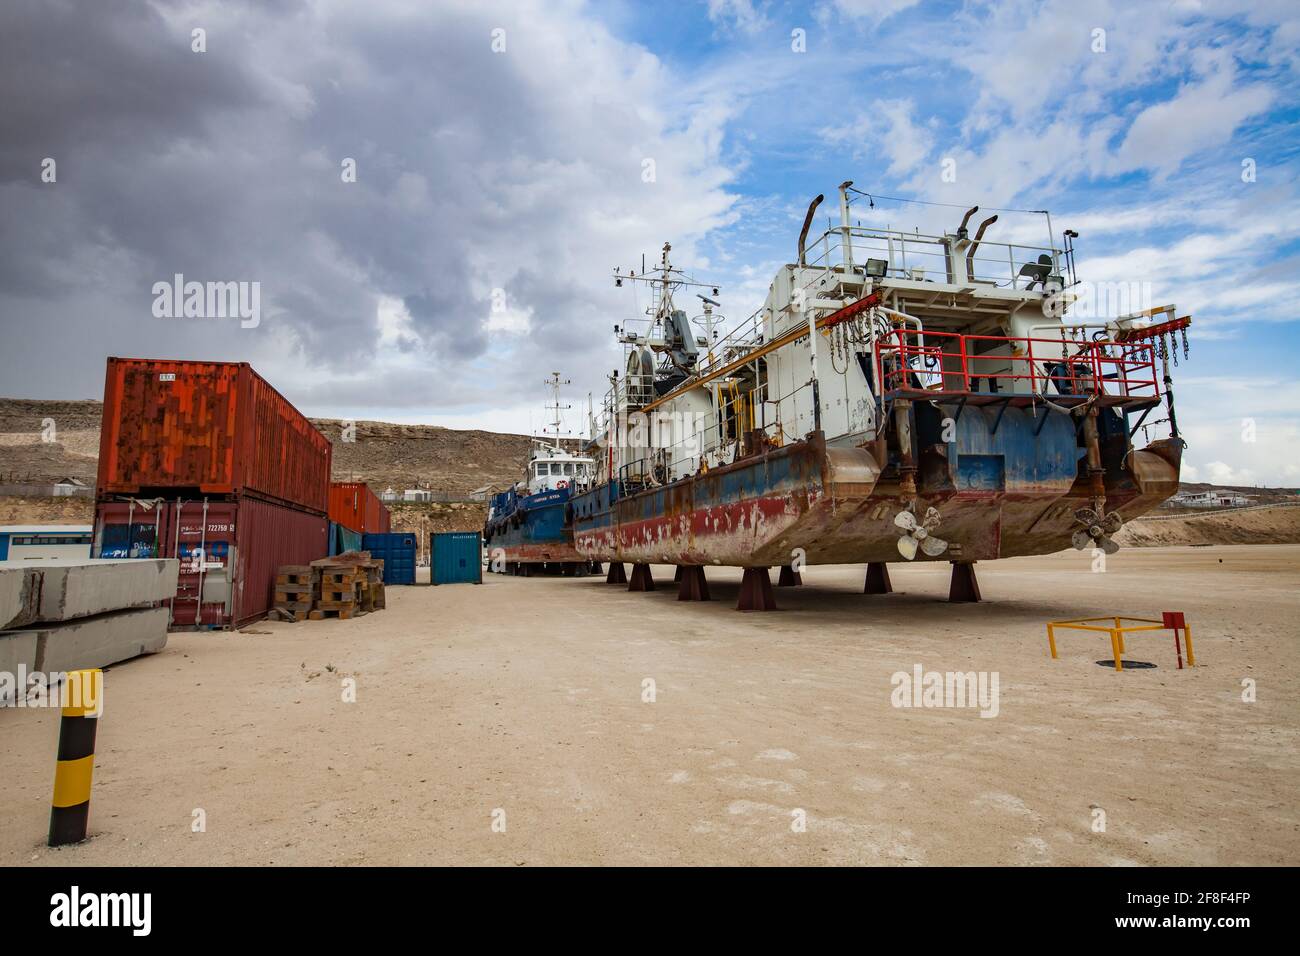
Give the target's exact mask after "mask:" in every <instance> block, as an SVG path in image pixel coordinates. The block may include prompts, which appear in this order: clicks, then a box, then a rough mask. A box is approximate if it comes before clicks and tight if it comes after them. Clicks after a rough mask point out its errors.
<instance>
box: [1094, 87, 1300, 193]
mask: <svg viewBox="0 0 1300 956" xmlns="http://www.w3.org/2000/svg"><path fill="white" fill-rule="evenodd" d="M1273 99H1274V94H1273V91H1272V90H1271V89H1269V88H1268V87H1266V86H1264V85H1263V84H1260V83H1255V84H1251V85H1249V86H1244V87H1236V86H1234V84H1233V72H1232V71H1231V70H1230V69H1226V68H1225V69H1222V70H1220V71H1219V72H1217V73H1215V74H1214V75H1212V76H1210V77H1209V78H1207V79H1206V80H1204V81H1202V82H1200V83H1193V84H1189V85H1187V86H1184V87H1182V88H1181V89H1180V90H1179V91H1178V95H1177V96H1175V97H1174V98H1173V99H1170V100H1166V101H1165V102H1162V103H1156V104H1155V105H1153V106H1148V107H1147V108H1146V109H1144V110H1143V111H1142V112H1141V113H1139V114H1138V115H1137V117H1136V118H1135V119H1134V120H1133V123H1132V125H1131V126H1129V129H1128V133H1127V134H1126V135H1125V136H1124V142H1123V143H1122V144H1121V145H1120V147H1119V150H1118V152H1117V154H1116V168H1117V170H1119V171H1126V170H1132V169H1151V170H1155V171H1156V172H1157V173H1158V174H1159V175H1160V176H1162V177H1163V176H1168V175H1169V174H1170V173H1172V172H1174V171H1175V170H1177V169H1178V167H1179V166H1180V165H1182V163H1183V161H1184V160H1185V159H1187V157H1189V156H1191V155H1193V154H1194V153H1197V152H1199V151H1201V150H1204V149H1208V148H1210V147H1213V146H1218V145H1221V144H1222V143H1224V142H1226V141H1227V140H1228V138H1229V137H1230V136H1231V135H1232V133H1233V131H1234V130H1236V129H1237V127H1238V126H1240V125H1241V124H1242V123H1243V122H1244V121H1245V120H1246V119H1248V118H1249V117H1251V116H1255V115H1257V114H1259V113H1262V112H1264V111H1265V110H1267V109H1268V108H1269V106H1270V105H1271V104H1272V102H1273Z"/></svg>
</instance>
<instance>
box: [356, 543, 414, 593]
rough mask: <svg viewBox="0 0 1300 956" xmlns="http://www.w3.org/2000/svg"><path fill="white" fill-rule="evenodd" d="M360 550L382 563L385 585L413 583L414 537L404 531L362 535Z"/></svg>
mask: <svg viewBox="0 0 1300 956" xmlns="http://www.w3.org/2000/svg"><path fill="white" fill-rule="evenodd" d="M361 550H362V551H369V552H370V556H371V557H372V558H382V559H383V562H384V583H385V584H414V583H415V535H414V534H411V533H410V532H405V531H392V532H388V533H386V534H367V535H362V538H361Z"/></svg>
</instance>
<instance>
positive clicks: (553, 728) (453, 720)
mask: <svg viewBox="0 0 1300 956" xmlns="http://www.w3.org/2000/svg"><path fill="white" fill-rule="evenodd" d="M1090 564H1091V559H1090V558H1089V557H1088V556H1087V555H1084V554H1082V553H1079V552H1069V553H1063V554H1060V555H1056V556H1053V557H1051V558H1047V559H1015V560H1008V561H1002V562H998V563H996V564H989V565H980V566H979V568H980V581H981V585H982V587H983V591H984V596H985V598H986V603H984V604H981V605H978V606H971V605H949V604H947V603H944V602H943V601H942V600H940V598H942V597H946V593H947V567H946V565H938V566H936V565H931V566H910V567H900V566H897V565H895V566H894V568H893V577H894V586H895V588H897V589H898V591H897V593H895V594H893V595H890V596H886V597H867V596H864V595H862V594H861V593H859V592H860V590H861V579H862V569H861V568H856V567H832V568H814V569H810V570H809V571H807V572H806V576H805V580H806V582H807V583H806V584H805V586H804V587H802V588H799V589H795V590H787V589H780V590H778V592H777V593H778V598H779V601H780V603H781V606H782V608H783V610H781V611H780V612H777V613H770V614H742V613H739V612H737V611H735V610H734V604H735V599H736V595H737V591H738V581H739V574H738V572H735V571H731V570H715V571H711V572H710V581H711V586H712V588H713V592H714V598H715V599H714V601H713V602H711V603H709V604H679V603H678V602H677V601H676V600H675V590H674V589H673V587H672V586H671V585H670V584H669V582H670V581H671V569H670V568H659V569H656V570H657V571H658V572H659V573H658V577H659V580H660V589H659V590H658V591H657V592H655V593H652V594H631V593H627V592H626V591H624V590H623V589H621V588H616V587H610V586H606V585H605V584H604V583H603V579H596V578H579V579H546V578H527V579H525V578H513V577H511V578H507V577H502V576H489V577H488V581H487V583H486V584H485V585H483V586H481V587H474V586H469V585H460V586H450V587H440V588H428V587H408V588H392V589H390V591H389V607H388V610H386V611H383V612H380V613H376V614H371V615H367V616H365V617H362V618H360V619H357V620H355V621H350V622H338V621H328V622H306V623H302V624H284V623H275V624H262V625H258V626H255V627H253V628H250V629H249V630H248V631H245V632H244V633H240V634H188V635H178V636H175V637H174V638H173V640H172V642H171V643H170V644H169V646H168V647H167V649H166V650H165V651H164V652H163V653H161V654H158V655H156V656H153V657H149V658H142V659H139V660H136V661H132V662H129V663H126V664H122V665H119V666H117V667H114V668H112V669H111V671H110V673H109V674H108V675H107V686H108V691H107V694H108V696H107V706H106V711H105V714H104V717H103V720H102V725H101V729H100V734H99V746H98V756H97V765H96V770H95V785H94V799H93V802H92V811H91V831H92V838H91V839H90V840H89V841H87V842H86V843H84V844H82V845H80V846H77V847H70V848H64V849H62V850H57V851H52V850H49V849H46V848H45V847H44V846H43V845H42V844H43V838H44V834H45V829H46V824H47V815H48V803H49V795H50V788H51V781H52V776H53V769H54V755H55V743H56V739H57V729H58V728H57V724H58V717H57V712H54V711H17V710H8V711H2V712H0V766H3V767H4V773H3V775H0V808H3V810H0V863H4V864H28V863H33V864H38V865H39V864H51V863H54V864H73V865H83V864H85V865H93V864H140V863H150V864H233V863H241V864H380V863H396V864H408V863H409V864H502V865H537V864H588V863H605V864H644V863H660V864H687V863H691V864H722V863H771V864H823V863H825V864H858V863H863V864H878V863H879V864H977V863H992V864H1048V863H1054V864H1174V863H1186V864H1291V865H1294V864H1296V863H1300V813H1298V811H1297V801H1296V794H1297V792H1298V791H1300V747H1298V746H1297V743H1298V741H1297V729H1298V728H1300V707H1298V706H1297V691H1300V676H1297V670H1298V665H1300V628H1298V627H1297V621H1300V546H1295V545H1276V546H1273V545H1268V546H1254V547H1215V548H1179V549H1167V550H1166V549H1141V550H1138V549H1133V550H1126V551H1124V552H1121V553H1120V554H1119V555H1118V556H1116V557H1113V558H1111V559H1110V562H1109V566H1108V568H1107V570H1106V572H1105V573H1100V574H1099V573H1092V571H1091V568H1090ZM774 577H775V572H774ZM1162 609H1177V610H1183V611H1185V612H1186V613H1187V615H1188V617H1189V620H1190V621H1191V622H1192V624H1193V627H1194V637H1195V645H1196V652H1197V657H1198V662H1199V664H1200V665H1201V666H1199V667H1197V668H1195V669H1190V670H1182V671H1179V670H1176V669H1175V668H1174V657H1173V648H1172V645H1171V642H1170V641H1168V640H1166V639H1165V638H1154V637H1146V638H1134V639H1132V641H1131V643H1130V647H1129V652H1128V654H1127V655H1126V657H1127V658H1128V659H1137V660H1145V661H1151V662H1154V663H1156V664H1158V665H1159V666H1158V667H1157V668H1155V669H1150V670H1139V669H1132V670H1128V671H1125V672H1124V673H1122V674H1117V673H1115V672H1114V671H1113V670H1112V669H1109V668H1103V667H1099V666H1098V665H1097V664H1096V663H1095V662H1096V661H1097V660H1099V659H1101V658H1105V657H1109V656H1110V653H1109V648H1108V644H1107V642H1105V641H1103V640H1102V639H1101V638H1098V637H1091V636H1067V637H1065V638H1063V640H1062V654H1061V659H1060V660H1056V661H1053V660H1051V659H1050V658H1049V657H1048V653H1047V646H1046V640H1045V636H1044V628H1043V623H1044V622H1045V621H1047V620H1050V619H1059V618H1068V617H1076V616H1083V615H1092V614H1101V613H1106V612H1112V613H1114V612H1119V613H1125V614H1136V615H1144V616H1147V615H1151V614H1153V613H1157V612H1159V611H1160V610H1162ZM916 664H920V665H922V666H923V667H924V668H925V669H926V670H927V671H957V670H961V671H966V670H976V671H990V672H996V673H997V674H998V676H999V690H1000V698H999V712H998V715H997V716H996V717H995V718H991V719H985V718H981V717H980V716H979V715H978V712H977V711H976V710H973V709H917V708H896V707H894V706H892V705H891V694H892V691H893V687H892V685H891V675H893V674H894V673H895V672H897V671H907V672H911V671H912V669H913V666H914V665H916ZM348 676H351V677H355V679H356V682H357V701H356V702H355V703H345V702H343V701H342V699H341V697H342V694H341V689H340V688H341V681H342V679H343V678H345V677H348ZM647 678H650V679H652V680H653V681H654V682H655V690H656V694H655V700H654V702H645V701H643V699H642V697H643V681H644V680H645V679H647ZM1246 678H1249V679H1251V680H1253V681H1256V682H1257V695H1258V699H1257V701H1256V702H1254V703H1246V702H1243V700H1242V681H1243V679H1246ZM196 809H201V810H202V811H204V813H205V815H206V831H205V832H193V828H192V825H191V823H192V820H193V819H194V811H195V810H196ZM1098 809H1100V810H1101V811H1103V812H1104V814H1105V832H1095V831H1094V825H1095V821H1097V820H1098V819H1100V817H1099V815H1098V814H1097V813H1096V811H1097V810H1098ZM494 811H503V814H502V813H498V814H497V816H496V819H497V821H498V822H501V821H504V823H505V832H495V831H494V829H493V820H494V816H493V814H494ZM798 811H802V812H803V814H804V815H806V829H804V831H803V832H796V831H795V830H794V829H792V824H793V823H795V822H796V820H797V817H798V815H799V814H798Z"/></svg>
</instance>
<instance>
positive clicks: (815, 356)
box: [572, 182, 1190, 607]
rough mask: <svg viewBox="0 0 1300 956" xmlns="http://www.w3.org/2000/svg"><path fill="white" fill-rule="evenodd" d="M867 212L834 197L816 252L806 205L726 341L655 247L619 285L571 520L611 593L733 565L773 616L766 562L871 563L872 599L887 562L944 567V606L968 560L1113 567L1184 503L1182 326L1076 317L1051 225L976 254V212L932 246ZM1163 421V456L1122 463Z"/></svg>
mask: <svg viewBox="0 0 1300 956" xmlns="http://www.w3.org/2000/svg"><path fill="white" fill-rule="evenodd" d="M865 196H866V194H865V193H859V192H858V191H857V190H855V189H854V188H853V184H852V183H851V182H846V183H844V184H842V185H841V186H840V188H839V207H840V216H839V222H838V223H837V224H836V223H833V222H832V223H828V227H827V229H826V231H825V232H823V233H822V234H821V235H819V236H817V237H815V238H814V239H812V240H811V241H810V239H809V230H810V228H811V225H812V222H813V220H814V214H815V212H816V210H817V207H818V205H819V204H820V203H821V201H822V198H823V197H821V196H819V197H817V199H815V200H814V201H813V203H812V204H811V206H810V207H809V209H808V214H807V217H806V219H805V221H804V224H803V229H802V231H801V232H800V234H799V239H798V243H797V245H796V257H795V260H794V261H793V262H791V263H789V264H787V265H783V266H782V267H781V268H780V269H779V270H778V271H777V273H776V275H775V277H774V278H773V280H772V284H771V287H770V290H769V292H768V295H767V299H766V301H765V303H764V304H763V306H762V307H761V308H760V309H759V310H758V311H757V312H755V313H754V314H753V315H751V316H749V317H748V318H747V319H746V320H744V321H742V322H740V323H738V324H737V325H736V326H735V327H734V328H732V329H731V330H730V331H729V332H727V333H726V334H723V329H722V326H723V325H724V324H725V323H723V322H722V321H721V320H720V318H719V316H718V315H717V314H716V313H715V311H714V309H715V308H716V307H717V306H718V303H717V302H716V300H714V299H712V298H708V297H706V296H705V295H704V294H701V293H700V292H697V291H696V290H697V289H699V288H706V289H711V287H710V286H709V285H708V284H707V283H700V282H696V281H694V280H693V279H691V278H690V277H689V276H687V275H686V274H685V273H684V272H683V271H682V270H680V269H678V268H676V267H675V266H674V265H673V263H672V261H671V247H670V246H669V245H667V244H665V246H664V248H663V252H662V255H661V257H660V259H659V262H658V263H657V265H656V266H655V267H654V268H651V269H646V268H644V267H643V268H642V269H641V271H640V272H639V273H638V272H626V271H624V270H622V269H619V270H616V271H615V276H614V278H615V281H616V283H617V284H619V285H623V284H624V283H629V282H630V283H645V284H647V285H648V286H649V287H650V289H651V290H652V299H651V303H650V307H649V308H648V309H647V310H646V319H645V320H642V321H641V322H640V323H639V324H633V323H628V324H625V325H624V326H622V328H621V329H620V330H619V340H620V342H621V344H622V347H623V351H624V363H623V367H624V371H623V372H622V373H621V374H620V373H618V372H616V373H615V374H614V375H613V376H612V377H611V388H610V391H609V393H608V395H607V396H606V398H605V401H604V404H603V409H602V415H601V421H600V423H599V425H598V428H597V430H596V434H598V436H599V450H598V451H597V452H594V455H595V457H596V460H597V468H598V476H597V481H596V484H595V486H594V487H593V488H592V489H591V490H589V491H587V492H586V493H584V494H580V495H577V496H576V497H575V498H574V499H573V502H572V510H573V529H574V542H575V545H576V548H577V550H578V551H579V552H580V553H581V554H582V555H584V556H585V557H587V558H589V559H592V560H601V561H610V562H613V563H614V566H613V567H611V570H610V574H611V578H610V579H611V580H619V578H618V577H617V576H616V575H617V574H618V572H620V571H621V570H622V569H621V563H622V562H630V563H632V564H633V565H635V567H634V570H633V584H632V586H633V587H638V586H645V585H646V583H647V581H648V580H649V579H648V567H647V565H648V564H650V563H657V562H662V563H669V564H675V565H678V566H680V567H681V568H683V573H682V574H680V575H679V577H681V578H682V579H683V580H684V581H685V582H686V583H684V584H683V594H684V596H698V595H699V593H700V592H701V591H702V590H706V589H705V588H704V586H703V574H702V570H700V569H702V568H704V567H706V566H709V565H731V566H738V567H743V568H746V569H747V571H746V576H745V583H744V585H743V586H742V597H741V603H742V606H751V607H764V606H770V604H771V600H770V587H769V585H768V574H767V569H768V568H770V567H774V566H782V567H785V568H786V569H787V572H786V573H789V568H790V566H792V565H793V566H794V568H795V569H796V570H797V567H798V566H799V564H801V563H806V564H819V563H826V564H830V563H835V564H840V563H850V562H864V563H867V564H868V566H869V568H868V573H867V588H868V590H886V589H888V573H887V568H886V562H889V561H899V560H907V561H911V560H931V561H950V562H952V563H953V584H952V592H951V593H952V597H953V599H954V600H972V599H974V600H977V599H978V588H977V585H976V582H975V577H974V572H973V568H972V565H973V562H975V561H978V560H988V559H993V558H1001V557H1010V556H1014V555H1032V554H1043V553H1048V552H1053V551H1059V550H1060V549H1062V548H1064V547H1069V546H1070V545H1071V544H1073V545H1074V546H1075V547H1077V548H1081V549H1094V548H1095V549H1098V550H1099V551H1103V552H1107V553H1109V552H1112V551H1114V550H1115V549H1116V547H1117V546H1116V545H1115V543H1114V542H1113V541H1112V539H1111V537H1110V536H1111V535H1112V534H1114V533H1115V531H1117V530H1118V528H1119V527H1120V525H1121V524H1122V522H1123V521H1124V520H1126V519H1130V518H1133V517H1135V516H1137V515H1140V514H1143V513H1145V512H1147V511H1149V510H1150V509H1151V508H1153V507H1155V506H1156V505H1157V504H1159V503H1160V502H1161V501H1163V500H1165V499H1166V498H1168V497H1169V496H1170V495H1172V494H1173V493H1174V491H1175V490H1176V489H1177V487H1178V476H1179V467H1180V461H1181V456H1182V450H1183V447H1184V443H1183V441H1182V439H1181V438H1180V437H1179V434H1178V427H1177V421H1176V419H1175V417H1174V410H1173V397H1172V380H1171V377H1170V374H1169V365H1170V360H1171V359H1175V356H1176V353H1175V351H1174V350H1175V349H1176V348H1177V347H1178V342H1177V336H1178V334H1179V333H1181V334H1182V336H1183V339H1182V345H1183V348H1184V349H1185V348H1186V328H1187V326H1188V324H1190V319H1188V318H1186V317H1178V316H1177V313H1176V310H1175V309H1174V307H1173V306H1172V305H1169V306H1160V307H1157V308H1151V309H1141V310H1137V311H1134V312H1132V313H1130V314H1127V315H1124V316H1122V317H1119V318H1096V319H1093V318H1087V319H1084V318H1076V317H1072V316H1071V315H1070V314H1069V306H1070V305H1071V304H1072V303H1073V302H1075V301H1076V300H1077V298H1078V297H1079V293H1080V291H1081V290H1080V284H1079V282H1078V279H1077V277H1076V274H1075V263H1074V257H1073V239H1074V238H1076V237H1077V234H1076V233H1074V232H1072V231H1068V230H1067V231H1066V232H1065V233H1064V234H1063V241H1062V243H1061V246H1060V247H1058V246H1057V245H1056V244H1055V242H1054V241H1053V239H1052V232H1051V217H1050V216H1049V215H1047V214H1045V213H1044V214H1042V215H1043V216H1044V218H1045V223H1044V225H1045V230H1044V232H1045V235H1046V238H1047V240H1048V244H1047V245H1044V246H1034V245H1025V244H1021V243H1007V242H999V241H996V240H995V239H993V238H986V233H987V232H988V230H989V228H990V226H992V225H994V224H995V223H996V222H997V220H998V216H996V215H995V216H992V217H990V218H988V219H985V220H984V221H983V222H982V223H981V224H980V226H979V228H978V229H977V230H976V231H975V233H974V234H973V235H972V234H971V233H970V231H969V230H968V228H967V227H968V225H969V224H970V222H971V218H972V216H973V215H975V214H976V213H977V212H978V207H976V208H972V209H970V210H968V211H967V212H966V213H965V216H964V217H963V218H962V219H961V222H960V225H958V226H956V228H954V229H953V230H952V231H943V232H941V233H940V234H933V235H927V234H923V233H921V232H920V231H919V230H917V231H898V230H893V229H888V228H875V227H866V226H862V225H860V224H857V223H855V222H854V221H853V218H852V209H851V206H852V204H853V203H854V202H855V201H856V200H858V199H860V198H862V197H865ZM959 211H960V210H958V211H957V212H959ZM956 217H957V215H956V212H955V213H954V215H953V218H954V219H956ZM711 291H712V293H713V294H714V295H716V293H717V290H716V289H711ZM694 296H698V297H699V298H700V299H701V300H703V312H702V314H700V315H699V316H696V317H691V316H689V315H688V314H687V312H686V310H685V308H683V305H684V304H685V303H684V302H683V301H679V300H690V299H692V298H693V297H694ZM1162 406H1163V407H1164V408H1165V413H1164V416H1163V418H1160V419H1159V421H1160V422H1162V423H1163V424H1165V425H1166V426H1167V429H1168V435H1167V437H1164V438H1160V439H1157V440H1154V441H1152V442H1150V443H1149V444H1147V445H1146V446H1145V447H1142V448H1138V447H1135V444H1134V436H1135V435H1136V434H1138V433H1139V432H1140V431H1141V430H1142V426H1144V425H1145V426H1147V427H1148V428H1149V427H1150V425H1152V424H1154V423H1155V420H1154V419H1151V418H1150V416H1151V415H1152V413H1153V412H1157V410H1158V409H1160V408H1162ZM638 579H639V580H640V583H639V584H638Z"/></svg>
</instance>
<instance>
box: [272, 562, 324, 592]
mask: <svg viewBox="0 0 1300 956" xmlns="http://www.w3.org/2000/svg"><path fill="white" fill-rule="evenodd" d="M315 580H316V569H315V568H313V567H312V566H311V565H309V564H282V565H280V567H279V568H278V569H277V570H276V573H275V583H276V586H277V587H284V586H288V587H307V588H310V587H311V586H312V584H313V583H314V582H315Z"/></svg>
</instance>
